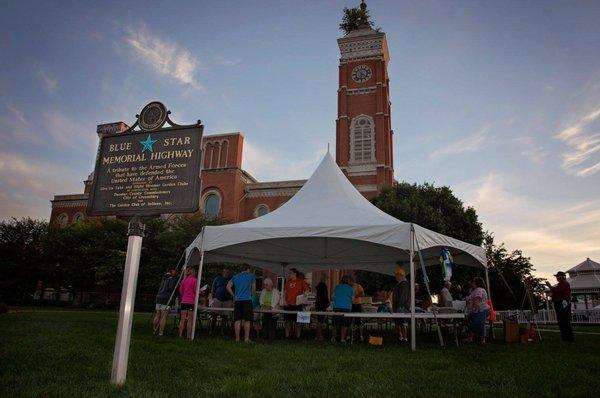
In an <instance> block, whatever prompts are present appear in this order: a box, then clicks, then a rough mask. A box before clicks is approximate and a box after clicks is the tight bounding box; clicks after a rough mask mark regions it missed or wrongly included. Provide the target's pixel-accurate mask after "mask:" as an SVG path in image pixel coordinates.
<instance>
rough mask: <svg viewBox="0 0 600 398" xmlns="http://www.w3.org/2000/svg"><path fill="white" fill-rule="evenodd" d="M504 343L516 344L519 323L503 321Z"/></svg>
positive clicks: (518, 338) (518, 339)
mask: <svg viewBox="0 0 600 398" xmlns="http://www.w3.org/2000/svg"><path fill="white" fill-rule="evenodd" d="M504 341H506V342H507V343H518V342H519V341H520V337H519V323H518V322H517V321H510V320H509V321H504Z"/></svg>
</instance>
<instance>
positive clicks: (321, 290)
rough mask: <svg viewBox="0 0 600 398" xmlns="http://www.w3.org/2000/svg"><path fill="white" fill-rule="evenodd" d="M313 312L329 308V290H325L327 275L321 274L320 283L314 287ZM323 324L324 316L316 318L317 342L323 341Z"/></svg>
mask: <svg viewBox="0 0 600 398" xmlns="http://www.w3.org/2000/svg"><path fill="white" fill-rule="evenodd" d="M315 293H316V297H315V310H317V311H327V307H329V290H328V289H327V274H326V273H325V272H323V273H322V274H321V281H320V282H319V283H318V284H317V286H316V287H315ZM323 323H325V315H318V316H317V341H323Z"/></svg>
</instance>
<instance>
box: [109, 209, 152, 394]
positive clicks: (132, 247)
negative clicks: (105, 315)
mask: <svg viewBox="0 0 600 398" xmlns="http://www.w3.org/2000/svg"><path fill="white" fill-rule="evenodd" d="M144 228H145V226H144V224H143V223H142V222H141V221H140V219H139V217H133V218H132V219H131V221H129V231H128V233H127V234H128V235H129V239H128V242H127V257H126V258H125V271H124V273H123V289H122V291H121V306H120V310H119V324H118V326H117V339H116V342H115V352H114V355H113V365H112V375H111V379H110V381H111V383H112V384H115V385H117V386H121V385H123V384H124V383H125V379H126V377H127V362H128V360H129V343H130V340H131V323H132V321H133V307H134V304H135V289H136V286H137V277H138V269H139V267H140V253H141V251H142V238H143V236H144Z"/></svg>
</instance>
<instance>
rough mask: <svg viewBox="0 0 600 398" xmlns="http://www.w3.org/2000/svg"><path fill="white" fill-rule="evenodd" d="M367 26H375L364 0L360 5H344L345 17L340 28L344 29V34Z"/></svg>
mask: <svg viewBox="0 0 600 398" xmlns="http://www.w3.org/2000/svg"><path fill="white" fill-rule="evenodd" d="M365 28H373V22H372V21H371V17H370V16H369V10H367V5H366V4H365V2H364V0H363V1H362V2H361V3H360V6H359V7H354V8H348V7H344V17H343V18H342V23H341V24H340V29H341V30H343V31H344V34H348V33H350V32H352V31H353V30H357V29H365Z"/></svg>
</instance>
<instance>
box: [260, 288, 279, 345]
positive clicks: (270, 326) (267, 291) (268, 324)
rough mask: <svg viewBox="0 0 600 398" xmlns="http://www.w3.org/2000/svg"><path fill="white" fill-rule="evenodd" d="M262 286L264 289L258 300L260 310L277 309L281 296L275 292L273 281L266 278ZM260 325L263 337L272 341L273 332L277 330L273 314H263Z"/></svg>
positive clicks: (277, 291)
mask: <svg viewBox="0 0 600 398" xmlns="http://www.w3.org/2000/svg"><path fill="white" fill-rule="evenodd" d="M263 286H264V289H263V290H262V291H261V292H260V297H259V299H258V301H259V303H260V309H261V310H275V309H277V308H278V307H279V303H280V300H281V294H280V293H279V290H277V288H276V287H274V286H273V281H272V280H271V278H266V279H265V280H264V281H263ZM262 323H263V331H264V333H265V337H266V338H268V339H269V340H273V339H274V338H275V332H276V328H277V320H276V319H275V314H272V313H268V312H267V313H264V314H263V318H262Z"/></svg>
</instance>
